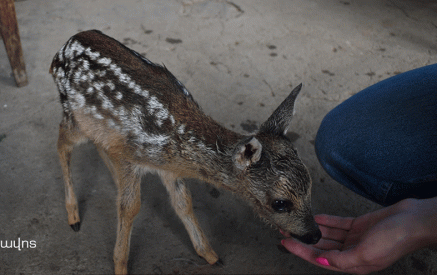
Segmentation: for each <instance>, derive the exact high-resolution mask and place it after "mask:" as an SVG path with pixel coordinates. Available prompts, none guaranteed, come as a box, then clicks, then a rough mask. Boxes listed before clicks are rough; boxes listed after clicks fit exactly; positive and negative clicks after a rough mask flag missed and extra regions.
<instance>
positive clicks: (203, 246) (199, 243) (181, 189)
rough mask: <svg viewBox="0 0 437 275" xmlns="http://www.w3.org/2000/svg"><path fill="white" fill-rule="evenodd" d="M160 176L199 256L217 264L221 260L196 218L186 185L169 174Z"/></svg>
mask: <svg viewBox="0 0 437 275" xmlns="http://www.w3.org/2000/svg"><path fill="white" fill-rule="evenodd" d="M160 176H161V179H162V181H163V183H164V185H165V187H166V188H167V191H168V192H169V194H170V197H171V203H172V206H173V208H174V210H175V211H176V214H177V215H178V216H179V218H180V219H181V221H182V223H183V224H184V226H185V228H186V229H187V231H188V235H189V236H190V239H191V242H192V243H193V246H194V249H195V250H196V252H197V254H198V255H199V256H201V257H203V258H204V259H205V260H206V261H207V262H208V263H209V264H211V265H213V264H215V263H217V261H219V258H218V256H217V254H216V253H215V252H214V250H213V249H212V248H211V246H210V244H209V242H208V240H207V238H206V237H205V234H204V233H203V231H202V229H201V228H200V226H199V223H198V221H197V218H196V217H195V216H194V212H193V203H192V199H191V194H190V191H189V190H188V188H187V187H186V185H185V183H184V182H183V181H182V180H180V179H177V178H175V177H174V176H173V175H172V174H170V173H168V172H161V173H160Z"/></svg>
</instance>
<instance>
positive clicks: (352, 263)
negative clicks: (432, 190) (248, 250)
mask: <svg viewBox="0 0 437 275" xmlns="http://www.w3.org/2000/svg"><path fill="white" fill-rule="evenodd" d="M436 202H437V200H436V199H435V198H434V199H429V200H420V201H419V200H412V199H407V200H404V201H401V202H399V203H397V204H395V205H392V206H389V207H386V208H384V209H381V210H378V211H375V212H371V213H368V214H366V215H363V216H361V217H357V218H342V217H336V216H330V215H317V216H315V220H316V222H317V223H318V224H319V228H320V230H321V231H322V239H321V240H320V241H319V242H318V243H317V244H315V245H306V244H303V243H301V242H299V241H297V240H294V239H291V238H288V239H285V240H283V241H282V244H283V245H284V246H285V248H287V250H289V251H290V252H291V253H293V254H295V255H297V256H299V257H301V258H303V259H305V260H307V261H308V262H310V263H313V264H315V265H318V266H321V267H324V268H326V269H330V270H335V271H341V272H348V273H357V274H367V273H369V272H373V271H378V270H382V269H384V268H387V267H388V266H390V265H392V264H393V263H394V262H396V261H397V260H398V259H400V258H401V257H402V256H404V255H406V254H408V253H410V252H413V251H415V250H417V249H420V248H423V247H426V246H429V245H430V244H432V243H436V236H435V234H436V233H433V232H432V231H433V230H432V227H434V228H435V226H436V224H437V214H436V212H437V211H436V210H435V209H436V208H437V207H436ZM286 237H290V236H287V235H286Z"/></svg>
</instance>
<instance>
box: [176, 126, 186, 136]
mask: <svg viewBox="0 0 437 275" xmlns="http://www.w3.org/2000/svg"><path fill="white" fill-rule="evenodd" d="M178 133H179V134H180V135H182V134H184V133H185V125H184V124H182V125H181V126H179V128H178Z"/></svg>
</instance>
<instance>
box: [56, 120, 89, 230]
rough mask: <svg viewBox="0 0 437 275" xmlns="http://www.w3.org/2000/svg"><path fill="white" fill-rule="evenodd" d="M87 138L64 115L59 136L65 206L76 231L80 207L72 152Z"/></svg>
mask: <svg viewBox="0 0 437 275" xmlns="http://www.w3.org/2000/svg"><path fill="white" fill-rule="evenodd" d="M86 140H87V138H86V137H85V136H84V135H83V133H81V131H80V130H79V129H78V128H77V127H76V126H75V124H74V122H73V121H72V120H71V119H69V118H68V117H66V116H64V118H63V120H62V122H61V124H60V126H59V138H58V145H57V146H58V154H59V160H60V163H61V167H62V173H63V176H64V184H65V207H66V208H67V214H68V224H69V225H70V226H71V228H73V230H74V231H79V229H80V218H79V207H78V204H77V198H76V195H75V193H74V188H73V180H72V177H71V169H70V162H71V154H72V151H73V148H74V145H76V144H78V143H80V142H83V141H86Z"/></svg>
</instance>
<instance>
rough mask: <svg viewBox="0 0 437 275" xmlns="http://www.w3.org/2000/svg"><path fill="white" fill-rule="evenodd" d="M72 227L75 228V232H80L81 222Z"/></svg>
mask: <svg viewBox="0 0 437 275" xmlns="http://www.w3.org/2000/svg"><path fill="white" fill-rule="evenodd" d="M70 226H71V228H73V230H74V232H77V231H79V230H80V222H77V223H75V224H71V225H70Z"/></svg>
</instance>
